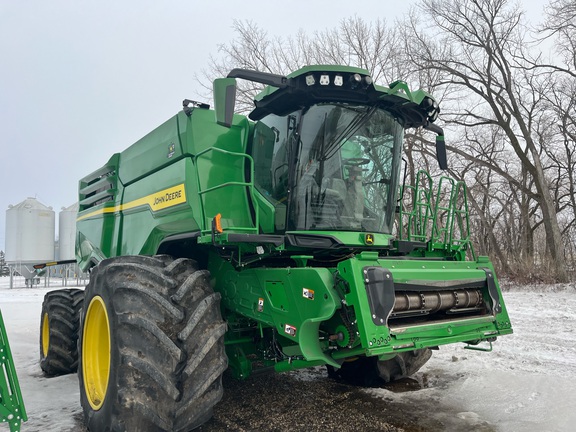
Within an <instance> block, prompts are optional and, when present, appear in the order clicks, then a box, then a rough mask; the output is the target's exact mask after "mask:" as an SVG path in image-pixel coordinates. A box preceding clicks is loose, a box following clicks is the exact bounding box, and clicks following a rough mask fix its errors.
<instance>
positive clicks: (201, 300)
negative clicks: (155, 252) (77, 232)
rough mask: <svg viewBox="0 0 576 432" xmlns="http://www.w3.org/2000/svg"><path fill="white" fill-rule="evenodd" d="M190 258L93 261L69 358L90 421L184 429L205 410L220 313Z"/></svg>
mask: <svg viewBox="0 0 576 432" xmlns="http://www.w3.org/2000/svg"><path fill="white" fill-rule="evenodd" d="M196 266H197V265H196V262H195V261H192V260H189V259H177V260H172V259H170V258H169V257H166V256H158V257H143V256H134V257H118V258H112V259H107V260H104V261H102V262H101V263H100V264H99V265H98V266H96V267H95V268H94V269H93V271H92V274H91V277H90V284H89V285H88V286H87V287H86V299H85V306H84V312H83V319H82V321H83V323H82V332H81V335H80V344H79V346H80V362H81V367H79V368H78V375H79V378H80V399H81V405H82V408H83V410H84V416H85V422H86V425H87V427H88V429H89V430H90V431H93V432H98V431H139V432H148V431H189V430H192V429H194V428H196V427H198V426H200V425H201V424H203V423H204V422H206V421H207V420H208V419H209V418H210V417H211V416H212V409H213V407H214V405H215V404H216V403H217V402H218V401H219V400H220V399H221V398H222V392H223V389H222V373H223V372H224V370H225V369H226V368H227V359H226V355H225V352H224V339H223V337H224V333H225V331H226V323H225V322H223V321H222V317H221V314H220V306H219V303H220V294H217V293H214V292H213V291H212V289H211V287H210V282H209V279H210V278H209V273H208V271H205V270H197V268H196ZM103 353H105V354H103Z"/></svg>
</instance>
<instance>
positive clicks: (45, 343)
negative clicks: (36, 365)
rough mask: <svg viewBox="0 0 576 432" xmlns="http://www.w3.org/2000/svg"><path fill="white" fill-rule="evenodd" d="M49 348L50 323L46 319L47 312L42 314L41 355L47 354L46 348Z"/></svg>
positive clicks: (45, 355)
mask: <svg viewBox="0 0 576 432" xmlns="http://www.w3.org/2000/svg"><path fill="white" fill-rule="evenodd" d="M49 348H50V323H49V321H48V313H45V314H44V315H43V316H42V357H44V358H46V357H47V356H48V349H49Z"/></svg>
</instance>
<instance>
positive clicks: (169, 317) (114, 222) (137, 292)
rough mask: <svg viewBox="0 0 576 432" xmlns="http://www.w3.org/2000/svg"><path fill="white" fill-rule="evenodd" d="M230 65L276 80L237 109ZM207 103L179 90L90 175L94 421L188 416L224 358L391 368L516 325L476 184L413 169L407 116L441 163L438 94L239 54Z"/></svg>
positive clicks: (236, 371) (194, 414)
mask: <svg viewBox="0 0 576 432" xmlns="http://www.w3.org/2000/svg"><path fill="white" fill-rule="evenodd" d="M237 79H247V80H251V81H254V82H257V83H262V84H265V85H267V87H266V88H265V89H264V91H263V92H262V93H260V94H259V95H258V96H257V97H256V98H255V100H254V110H253V111H252V112H251V113H250V114H249V116H247V117H246V116H242V115H237V114H234V106H235V94H236V80H237ZM214 102H215V107H214V110H211V109H209V107H208V106H207V105H206V104H200V103H195V102H192V101H190V100H185V101H184V103H183V107H184V109H183V110H182V111H181V112H179V113H178V114H176V115H175V116H174V117H172V118H171V119H169V120H168V121H166V122H165V123H164V124H162V125H160V126H159V127H157V128H156V129H154V130H153V131H152V132H150V133H149V134H148V135H146V136H145V137H144V138H142V139H141V140H139V141H138V142H136V143H135V144H133V145H132V146H130V147H128V148H127V149H126V150H124V151H122V152H121V153H117V154H114V155H113V156H112V157H111V158H110V159H109V161H108V162H107V163H106V164H105V165H104V166H103V167H102V168H100V169H98V170H96V171H95V172H93V173H92V174H90V175H88V176H86V177H84V178H83V179H82V180H81V181H80V184H79V200H80V210H79V213H78V225H77V226H78V235H77V258H78V263H79V264H80V266H81V268H82V269H83V270H91V278H90V283H89V284H88V286H87V287H86V291H85V294H84V299H83V306H81V308H80V309H81V312H78V310H77V308H75V307H70V308H68V310H69V313H70V317H69V320H70V322H72V323H76V322H78V325H77V326H76V325H75V324H73V325H72V326H71V327H72V328H73V330H72V331H71V334H70V338H74V337H75V333H74V331H76V333H78V340H79V343H78V353H77V357H76V358H74V356H72V357H73V360H78V363H77V369H78V374H79V378H80V393H81V402H82V406H83V409H84V414H85V419H86V424H87V425H88V427H89V429H90V430H93V431H103V430H117V429H118V430H124V429H125V430H138V431H151V430H158V429H160V430H174V431H185V430H191V429H193V428H195V427H197V426H199V425H201V424H203V423H204V422H205V421H206V420H208V419H209V418H210V416H211V412H212V408H213V407H214V405H215V404H216V403H217V402H218V401H219V400H220V398H221V396H222V391H223V390H222V384H221V377H222V374H223V372H224V371H225V370H226V369H228V370H229V372H230V373H231V374H232V375H233V376H235V377H237V378H239V379H243V378H246V377H248V376H250V375H251V374H253V373H255V372H260V371H266V370H271V371H278V372H281V371H288V370H293V369H298V368H305V367H310V366H318V365H326V366H328V369H329V372H330V374H331V375H333V376H342V377H354V378H359V379H360V380H361V381H362V382H366V381H367V380H368V379H372V378H377V379H380V380H383V381H391V380H394V379H397V378H399V377H402V376H406V375H410V374H412V373H414V372H416V371H417V370H418V369H419V368H420V367H421V366H422V365H423V364H424V363H425V362H426V361H427V360H428V358H429V357H430V355H431V350H432V349H436V348H437V347H439V346H441V345H445V344H452V343H458V342H463V343H465V344H470V345H475V344H478V343H480V342H482V341H488V342H491V341H493V340H495V339H496V337H497V336H500V335H506V334H510V333H512V329H511V325H510V320H509V318H508V315H507V312H506V307H505V304H504V301H503V299H502V295H501V291H500V288H499V285H498V282H497V280H496V277H495V275H494V271H493V268H492V265H491V263H490V261H489V260H488V258H486V257H476V256H475V254H474V253H473V250H472V248H471V243H470V235H469V234H470V233H469V224H468V213H467V204H466V201H465V189H464V185H463V184H461V183H456V182H453V181H452V180H449V179H444V178H443V179H442V180H441V181H440V189H441V190H442V189H448V192H447V193H438V194H436V195H434V192H433V188H432V180H431V178H430V177H429V175H428V174H425V173H420V174H418V184H417V185H412V186H404V187H403V188H402V185H401V177H400V172H401V166H402V146H403V135H404V131H405V129H407V128H424V129H427V130H429V131H432V132H434V133H436V134H437V135H438V137H437V139H436V149H437V156H438V161H439V164H440V166H441V167H442V168H445V167H446V150H445V145H444V137H443V131H442V129H441V128H440V127H438V126H437V125H436V124H435V123H434V121H435V120H436V119H437V117H438V114H439V107H438V104H437V102H436V101H435V100H434V98H433V97H432V96H431V95H429V94H427V93H426V92H424V91H422V90H417V91H410V89H409V88H408V86H407V85H406V83H404V82H402V81H396V82H394V83H392V84H390V86H389V87H383V86H379V85H376V84H375V83H374V82H373V81H372V78H371V77H370V76H369V74H368V72H367V71H365V70H362V69H358V68H353V67H345V66H307V67H304V68H302V69H300V70H297V71H295V72H293V73H291V74H290V75H288V76H281V75H274V74H267V73H262V72H255V71H246V70H241V69H235V70H233V71H232V72H231V73H230V74H229V76H228V77H226V78H219V79H216V80H215V81H214ZM447 185H448V186H447ZM401 189H403V192H402V197H403V202H402V203H400V204H401V205H400V206H399V202H398V201H399V196H400V195H399V194H400V190H401ZM445 196H447V197H448V198H447V199H444V197H445ZM410 198H412V199H410ZM398 208H399V209H400V213H398V210H397V209H398ZM395 226H396V228H395ZM76 296H77V294H76V293H75V292H74V293H67V299H68V300H67V301H70V302H73V301H74V300H75V299H76ZM60 301H62V300H60ZM75 304H77V303H75ZM48 306H49V305H48ZM48 306H47V310H50V309H49V307H48ZM77 315H80V316H81V317H82V319H81V322H79V321H78V320H77V318H75V317H76V316H77ZM75 319H76V321H74V320H75ZM48 327H49V326H48ZM74 329H75V330H74ZM45 333H46V334H50V329H49V328H48V329H47V330H46V332H45ZM43 334H44V333H43ZM50 341H51V342H50V344H52V339H50ZM49 348H50V347H47V348H46V350H44V351H42V352H44V353H48V352H50V351H49ZM43 364H45V365H46V364H48V365H49V364H50V362H46V361H44V363H43ZM75 365H76V363H73V362H72V363H71V364H70V365H69V366H68V368H69V369H73V368H74V367H75ZM358 365H361V367H358ZM44 370H45V371H47V372H49V371H48V370H47V369H46V368H45V369H44Z"/></svg>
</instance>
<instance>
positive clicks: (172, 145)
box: [168, 143, 176, 159]
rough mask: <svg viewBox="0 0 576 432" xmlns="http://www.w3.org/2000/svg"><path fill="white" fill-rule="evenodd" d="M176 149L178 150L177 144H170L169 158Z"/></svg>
mask: <svg viewBox="0 0 576 432" xmlns="http://www.w3.org/2000/svg"><path fill="white" fill-rule="evenodd" d="M175 151H176V146H175V145H174V143H172V144H170V145H169V146H168V159H170V158H171V157H172V156H174V152H175Z"/></svg>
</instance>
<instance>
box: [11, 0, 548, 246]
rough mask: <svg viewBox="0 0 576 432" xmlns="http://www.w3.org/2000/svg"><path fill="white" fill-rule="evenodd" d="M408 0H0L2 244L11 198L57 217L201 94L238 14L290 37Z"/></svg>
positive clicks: (403, 7) (384, 12) (395, 10)
mask: <svg viewBox="0 0 576 432" xmlns="http://www.w3.org/2000/svg"><path fill="white" fill-rule="evenodd" d="M414 2H415V0H409V1H407V0H396V1H389V0H379V1H377V0H362V1H358V2H351V1H343V0H330V1H325V0H324V1H300V0H292V1H288V2H277V1H251V0H244V1H238V0H237V1H232V0H228V1H211V2H210V1H203V2H200V1H193V0H188V1H167V0H166V1H152V0H138V1H133V0H123V1H108V0H99V1H92V2H88V1H79V0H76V1H75V0H69V1H64V0H50V1H46V0H34V1H32V0H30V1H27V0H0V62H1V63H0V187H1V192H0V250H3V249H4V241H5V212H6V210H7V209H8V205H10V204H12V205H14V204H18V203H20V202H21V201H23V200H24V199H26V198H27V197H36V198H37V199H38V200H39V201H40V202H41V203H43V204H45V205H47V206H51V207H52V208H53V209H54V211H55V212H56V225H57V224H58V212H59V211H60V210H61V208H62V207H68V206H70V205H71V204H73V203H75V202H76V200H77V184H78V180H79V179H80V178H81V177H83V176H84V175H86V174H89V173H90V172H92V171H94V170H95V169H97V168H99V167H100V166H102V165H103V164H104V163H105V162H106V161H107V160H108V158H109V157H110V156H111V155H112V154H113V153H114V152H118V151H121V150H123V149H124V148H126V147H128V146H129V145H130V144H132V143H133V142H134V141H136V140H137V139H139V138H141V137H142V136H143V135H145V134H146V133H148V132H149V131H150V130H152V129H153V128H154V127H156V126H157V125H159V124H161V123H162V122H164V121H165V120H166V119H168V118H169V117H170V116H172V115H174V114H175V113H176V112H177V111H178V110H180V109H181V102H182V100H183V99H184V98H189V99H192V100H203V99H204V98H203V97H202V95H203V94H204V93H205V90H204V89H202V88H201V87H200V86H199V85H198V83H197V82H196V80H195V79H194V75H195V74H201V72H202V70H203V69H205V68H206V63H207V61H208V58H209V56H210V55H211V54H212V55H214V56H217V55H218V52H217V48H218V45H219V44H222V43H227V42H229V41H231V40H232V39H233V37H234V36H235V35H234V33H233V31H232V22H233V20H234V19H240V20H247V19H251V20H253V21H254V22H255V23H257V24H258V25H259V26H260V27H261V28H264V29H265V30H267V31H268V32H269V34H270V35H277V36H288V35H294V34H296V32H297V31H298V30H299V29H304V30H305V31H306V32H308V33H312V32H314V31H315V30H324V29H326V28H332V27H334V26H335V25H337V24H338V22H339V21H341V20H342V19H343V18H346V17H350V16H353V15H357V16H359V17H361V18H363V19H365V20H366V21H370V20H373V19H375V18H377V17H380V18H387V19H388V20H389V21H390V22H391V21H392V20H393V19H394V17H396V16H401V15H403V14H405V13H406V12H407V11H408V8H409V5H410V4H413V3H414ZM536 3H541V4H542V5H543V4H544V3H545V2H544V0H542V1H536ZM538 9H540V10H541V6H540V7H539V8H538ZM533 12H536V11H535V10H534V11H533ZM207 102H210V103H212V101H207Z"/></svg>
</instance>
